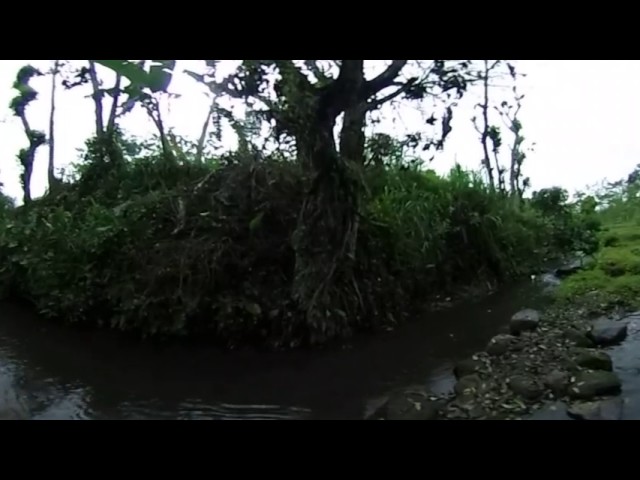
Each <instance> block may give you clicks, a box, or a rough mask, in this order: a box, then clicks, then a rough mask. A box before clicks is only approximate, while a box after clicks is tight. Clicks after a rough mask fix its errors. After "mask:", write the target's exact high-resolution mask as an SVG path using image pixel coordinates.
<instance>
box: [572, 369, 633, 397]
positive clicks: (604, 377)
mask: <svg viewBox="0 0 640 480" xmlns="http://www.w3.org/2000/svg"><path fill="white" fill-rule="evenodd" d="M621 388H622V383H621V382H620V378H618V376H617V375H616V374H615V373H613V372H606V371H603V370H596V371H591V370H587V371H584V372H580V373H578V374H577V375H576V378H575V381H574V382H573V383H572V384H571V387H570V388H569V396H570V397H571V398H575V399H581V400H590V399H592V398H593V397H597V396H599V395H610V394H617V393H620V390H621Z"/></svg>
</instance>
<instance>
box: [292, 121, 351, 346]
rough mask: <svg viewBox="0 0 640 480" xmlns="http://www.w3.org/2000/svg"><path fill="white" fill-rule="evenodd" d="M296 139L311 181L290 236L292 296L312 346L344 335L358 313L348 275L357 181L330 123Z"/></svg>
mask: <svg viewBox="0 0 640 480" xmlns="http://www.w3.org/2000/svg"><path fill="white" fill-rule="evenodd" d="M310 126H311V127H312V128H308V129H306V130H307V132H308V133H309V135H307V136H305V137H299V138H298V139H297V145H298V149H299V150H298V155H299V156H300V157H301V158H300V161H301V163H302V164H303V165H305V166H306V167H307V170H308V172H309V173H310V174H311V178H312V185H311V188H310V190H309V193H308V194H307V197H306V199H305V200H304V202H303V205H302V209H301V211H300V215H299V217H298V225H297V228H296V231H295V234H294V237H293V247H294V250H295V253H296V264H295V277H294V283H293V298H294V300H295V301H296V302H297V304H298V305H299V307H300V308H302V309H303V312H304V314H305V321H306V323H307V328H308V330H309V331H310V332H311V333H310V338H309V341H310V343H312V344H315V343H321V342H323V341H325V340H328V339H331V338H336V337H340V336H345V335H348V334H349V333H350V332H351V324H352V321H353V320H354V319H355V318H356V317H357V315H358V312H357V308H358V294H357V287H356V284H355V280H354V278H353V261H354V258H353V253H354V251H355V248H354V246H355V240H356V238H357V218H358V195H359V193H358V188H357V186H358V182H357V181H356V179H355V178H354V177H353V175H352V173H351V172H350V171H349V168H348V167H347V164H346V162H345V161H344V159H343V158H342V156H341V155H338V152H337V151H336V147H335V142H334V140H333V124H332V123H331V122H320V121H318V122H315V125H310Z"/></svg>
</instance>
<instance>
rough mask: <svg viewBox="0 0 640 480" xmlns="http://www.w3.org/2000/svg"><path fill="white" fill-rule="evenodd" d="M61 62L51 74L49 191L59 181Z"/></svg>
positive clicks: (54, 66)
mask: <svg viewBox="0 0 640 480" xmlns="http://www.w3.org/2000/svg"><path fill="white" fill-rule="evenodd" d="M59 68H60V61H59V60H56V61H55V63H54V64H53V72H52V74H51V112H50V114H49V163H48V165H47V179H48V182H49V191H51V190H52V189H54V188H55V186H56V184H57V179H56V176H55V132H54V130H55V113H56V81H57V80H58V70H59Z"/></svg>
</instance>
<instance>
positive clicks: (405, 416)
mask: <svg viewBox="0 0 640 480" xmlns="http://www.w3.org/2000/svg"><path fill="white" fill-rule="evenodd" d="M428 395H429V394H428V392H427V391H425V390H420V389H407V390H404V391H399V392H396V393H394V394H392V395H391V396H390V397H389V399H388V401H387V402H386V405H385V406H384V408H383V409H382V411H381V413H382V415H381V416H382V417H383V418H385V419H387V420H435V419H436V418H437V416H438V413H439V412H440V410H441V409H442V408H443V407H444V405H445V402H444V400H440V399H438V400H431V399H429V398H428Z"/></svg>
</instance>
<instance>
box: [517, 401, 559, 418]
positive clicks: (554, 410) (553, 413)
mask: <svg viewBox="0 0 640 480" xmlns="http://www.w3.org/2000/svg"><path fill="white" fill-rule="evenodd" d="M525 420H569V417H568V415H567V405H566V404H565V403H564V402H555V403H552V404H548V405H545V406H544V407H542V408H541V409H540V410H538V411H536V412H534V413H533V414H531V415H530V416H529V417H527V418H526V419H525Z"/></svg>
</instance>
